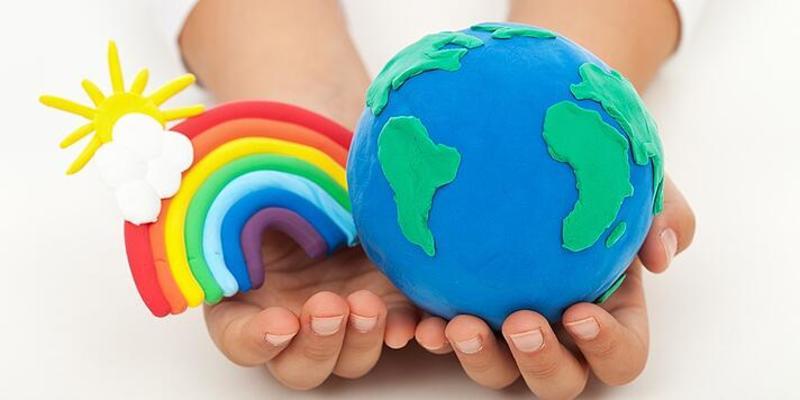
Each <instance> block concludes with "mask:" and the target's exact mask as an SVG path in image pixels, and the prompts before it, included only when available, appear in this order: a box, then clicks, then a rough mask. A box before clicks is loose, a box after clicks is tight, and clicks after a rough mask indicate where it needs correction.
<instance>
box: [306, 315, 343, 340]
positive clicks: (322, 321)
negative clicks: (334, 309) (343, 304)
mask: <svg viewBox="0 0 800 400" xmlns="http://www.w3.org/2000/svg"><path fill="white" fill-rule="evenodd" d="M343 318H344V316H343V315H339V316H336V317H311V330H312V331H314V333H316V334H317V335H319V336H330V335H333V334H334V333H336V332H339V328H340V327H341V326H342V319H343Z"/></svg>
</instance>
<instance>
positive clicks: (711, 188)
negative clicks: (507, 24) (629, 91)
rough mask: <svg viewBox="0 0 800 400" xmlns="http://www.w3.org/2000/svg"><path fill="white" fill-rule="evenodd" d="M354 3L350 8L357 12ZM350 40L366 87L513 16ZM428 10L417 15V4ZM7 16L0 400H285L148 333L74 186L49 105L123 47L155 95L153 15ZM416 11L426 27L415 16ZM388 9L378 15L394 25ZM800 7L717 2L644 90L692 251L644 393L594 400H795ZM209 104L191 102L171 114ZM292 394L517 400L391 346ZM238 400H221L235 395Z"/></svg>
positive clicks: (142, 11) (78, 95)
mask: <svg viewBox="0 0 800 400" xmlns="http://www.w3.org/2000/svg"><path fill="white" fill-rule="evenodd" d="M347 3H348V5H349V6H352V5H353V4H354V3H356V0H351V1H348V2H347ZM359 3H360V5H361V6H362V8H360V9H359V10H353V8H354V7H349V9H350V11H349V14H350V17H351V23H352V27H353V31H354V35H355V36H356V38H357V40H358V44H359V47H360V48H361V49H362V51H363V52H364V56H365V57H366V59H367V62H368V64H369V66H370V69H371V71H373V73H374V72H375V71H376V70H377V69H378V68H379V67H380V65H381V64H382V63H383V62H385V60H386V59H387V58H388V57H389V56H390V55H391V54H392V53H394V52H395V51H397V50H398V49H399V48H400V47H401V46H403V45H405V44H407V43H408V42H410V41H412V40H414V39H415V38H417V37H419V36H420V35H421V34H423V33H427V32H430V31H436V30H441V29H458V28H462V27H465V26H468V25H469V24H471V23H473V22H477V21H480V20H497V19H501V18H502V16H503V14H504V9H503V7H499V5H500V4H501V3H500V2H489V1H479V0H473V1H463V0H451V1H446V2H437V3H433V2H432V1H430V0H427V1H423V0H420V1H402V2H394V4H393V5H389V4H388V3H387V2H370V3H367V2H366V1H362V2H359ZM414 3H419V4H414ZM3 4H4V5H5V7H3V9H2V11H0V51H1V52H2V53H0V54H2V55H0V116H2V128H0V273H2V275H0V276H2V278H0V285H2V286H1V287H2V289H0V306H1V307H2V310H3V312H2V313H1V314H0V398H3V399H19V398H76V399H77V398H81V399H90V398H98V399H100V398H103V399H104V398H147V399H162V398H163V399H176V398H194V399H206V398H231V399H265V398H285V397H286V395H287V394H290V393H291V392H288V391H287V390H285V389H283V388H281V387H280V386H279V385H278V384H277V383H275V382H274V381H273V380H272V379H271V378H269V377H268V376H267V374H266V372H264V371H263V370H260V369H241V368H239V367H236V366H233V365H232V364H230V363H228V362H227V361H226V360H225V359H223V358H222V356H220V355H219V354H218V353H217V351H216V349H215V348H214V347H213V346H212V345H211V343H210V341H209V340H208V339H207V336H206V332H205V328H204V325H203V322H202V318H201V313H200V312H199V311H198V310H193V311H190V312H187V313H185V314H183V315H181V316H179V317H172V318H167V319H155V318H153V317H151V316H150V315H149V313H148V312H147V310H146V309H145V308H144V307H143V305H142V304H141V303H140V300H139V298H138V296H137V294H136V292H135V290H134V287H133V284H132V281H131V279H130V275H129V272H128V270H127V265H126V262H125V258H124V251H123V242H122V229H121V228H122V224H121V221H120V219H119V217H118V215H117V214H116V211H115V208H114V207H115V206H114V201H113V198H112V195H111V192H110V191H109V190H107V189H105V188H104V187H103V185H102V184H101V182H100V181H99V179H98V176H97V174H96V173H95V172H94V171H93V170H92V169H91V168H89V169H88V171H87V172H85V173H82V174H79V175H77V176H73V177H65V176H64V175H63V170H64V169H65V168H66V166H67V165H68V163H69V162H70V161H71V160H72V158H73V157H74V156H75V151H76V150H77V149H74V150H73V151H60V150H58V148H57V144H58V142H59V141H60V139H61V138H62V137H63V135H64V134H66V133H67V132H68V131H70V130H71V129H72V128H74V127H76V126H77V125H78V123H79V120H78V119H77V118H73V117H71V116H68V115H63V114H62V113H58V112H54V111H51V110H47V109H45V108H44V107H42V106H40V105H39V104H37V102H36V98H37V96H38V95H39V94H40V93H42V92H44V91H47V92H52V93H55V94H60V95H65V96H66V97H69V98H75V99H84V94H83V93H82V92H81V90H80V86H79V82H80V79H82V78H84V77H88V78H91V79H92V80H94V81H95V82H98V83H100V84H101V86H102V87H104V88H107V87H108V76H107V72H106V70H105V68H106V66H105V65H106V64H105V48H106V47H105V46H106V40H107V39H108V38H115V39H116V40H117V41H118V44H119V46H120V52H121V57H122V63H123V67H124V68H125V72H126V76H127V77H129V78H130V77H131V76H132V74H133V73H134V72H135V69H137V68H139V67H141V66H149V67H151V77H152V79H151V82H152V83H151V85H155V84H159V83H161V82H164V81H165V80H167V79H169V78H171V77H173V76H175V75H176V74H178V73H179V72H180V65H179V63H178V62H177V61H176V59H175V57H174V55H173V54H171V53H170V50H169V47H168V46H167V45H166V44H165V42H164V40H163V37H162V36H161V34H160V33H159V32H158V26H157V24H156V22H155V19H154V18H153V15H152V10H151V9H150V8H149V5H148V2H142V1H127V2H121V1H108V0H105V1H103V0H76V1H25V2H22V1H17V2H13V5H12V4H11V2H8V1H6V0H4V1H3ZM421 7H426V8H427V9H428V12H425V13H424V14H418V13H420V9H421ZM381 8H382V10H381ZM799 19H800V2H797V1H792V0H783V1H779V0H772V1H769V0H765V1H755V0H751V1H747V0H717V1H714V2H712V3H711V4H710V6H709V7H708V9H707V13H706V15H705V16H704V17H703V19H702V20H701V22H700V24H699V26H698V29H697V30H696V32H695V34H696V35H695V36H694V37H693V38H691V41H689V42H687V43H686V44H685V46H684V47H683V48H682V50H681V53H680V54H679V55H678V56H677V57H676V58H675V59H674V60H673V61H672V62H671V63H670V65H668V66H667V67H666V68H665V69H664V70H663V71H662V73H661V74H660V76H659V77H658V80H657V81H656V82H655V84H654V85H653V86H652V88H651V89H650V91H649V92H648V93H647V94H646V96H645V97H646V100H647V102H648V103H649V104H650V106H651V109H652V111H653V112H654V114H655V115H656V117H657V119H658V121H659V123H660V126H661V128H662V132H663V138H664V142H665V145H666V149H667V155H668V164H667V165H668V171H669V172H670V173H671V175H672V176H673V178H674V179H675V181H676V182H677V183H678V184H679V185H681V187H682V188H683V190H684V191H685V193H686V195H687V196H688V197H689V199H690V200H691V201H692V202H693V205H694V207H695V209H696V212H697V215H698V222H699V225H698V232H697V237H696V241H695V245H694V247H693V248H692V249H691V250H690V251H688V252H687V253H686V254H685V255H683V256H682V257H680V258H679V259H678V260H677V261H676V262H675V263H674V265H673V267H672V269H671V270H670V271H668V273H666V274H664V275H661V276H648V277H647V279H646V283H647V289H648V293H647V294H648V300H649V305H650V312H651V324H652V329H651V331H652V351H651V355H650V362H649V364H648V367H647V369H646V370H645V372H644V373H643V374H642V376H641V377H640V378H639V379H638V380H637V381H636V382H635V383H633V384H631V385H629V386H626V387H623V388H618V389H606V388H603V387H601V385H598V384H596V383H595V384H592V385H591V387H590V389H589V391H588V393H587V395H588V396H587V397H606V398H608V397H614V398H637V399H641V398H664V399H675V398H726V399H730V398H789V397H793V398H798V397H800V386H798V378H800V367H798V366H797V365H798V358H800V339H798V335H800V312H798V309H800V293H798V288H800V261H798V257H797V255H796V254H797V249H798V247H800V243H798V240H799V239H800V234H798V226H800V216H798V215H800V214H799V213H798V209H800V200H798V199H799V198H800V178H799V177H798V176H800V161H798V160H799V159H800V128H799V127H798V125H799V124H798V121H800V45H798V43H800V25H798V23H797V21H798V20H799ZM197 100H201V101H203V100H206V99H204V98H203V97H202V94H200V93H199V92H198V91H197V90H195V91H193V92H189V93H188V94H184V95H182V96H180V97H179V98H177V99H176V100H174V101H172V103H171V104H173V105H174V104H179V105H186V104H190V103H193V102H194V101H197ZM292 394H294V395H296V396H297V397H298V398H317V397H320V398H324V397H347V398H364V399H374V398H383V397H396V398H402V399H408V398H442V397H446V396H452V397H458V398H462V399H467V398H475V397H481V398H487V397H490V396H497V397H509V398H515V397H524V396H526V395H527V393H526V391H525V390H524V387H523V386H522V385H521V384H517V385H515V386H514V387H513V388H511V389H509V390H506V391H504V392H499V393H498V392H492V391H488V390H484V389H481V388H479V387H478V386H477V385H475V384H472V383H471V382H469V381H468V380H467V378H466V377H465V376H464V375H463V373H462V372H461V371H460V370H459V369H458V367H457V365H456V364H455V362H454V361H453V359H452V357H434V356H429V355H425V354H422V353H421V352H419V351H402V352H395V351H386V353H385V356H384V358H383V360H382V361H381V363H380V364H379V366H378V367H377V368H376V369H375V370H374V372H372V373H371V374H370V375H369V376H368V377H366V378H365V379H363V380H361V381H357V382H347V381H343V380H339V379H331V380H330V381H329V382H328V383H327V384H325V385H324V386H323V387H322V388H320V389H318V390H316V391H313V392H310V393H304V394H296V393H292ZM223 396H226V397H223Z"/></svg>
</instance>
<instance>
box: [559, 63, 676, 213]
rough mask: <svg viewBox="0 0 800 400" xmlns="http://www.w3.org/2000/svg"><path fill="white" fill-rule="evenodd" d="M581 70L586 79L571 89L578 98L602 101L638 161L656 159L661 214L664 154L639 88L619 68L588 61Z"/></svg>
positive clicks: (656, 205)
mask: <svg viewBox="0 0 800 400" xmlns="http://www.w3.org/2000/svg"><path fill="white" fill-rule="evenodd" d="M579 72H580V75H581V78H583V81H582V82H581V83H578V84H573V85H572V86H571V88H570V89H571V90H572V94H573V95H574V96H575V98H577V99H579V100H585V99H590V100H594V101H596V102H598V103H600V105H602V106H603V109H604V110H606V112H607V113H608V114H609V115H611V117H612V118H614V119H615V120H616V121H617V123H618V124H619V125H620V126H621V127H622V129H623V130H624V131H625V133H626V134H627V135H628V139H630V142H631V148H632V150H633V160H634V162H635V163H636V164H638V165H647V163H648V162H650V160H651V159H652V160H653V213H654V214H658V213H660V212H661V210H662V209H663V208H664V155H663V149H662V147H661V140H660V139H659V137H658V128H657V127H656V123H655V120H654V119H653V117H652V116H651V115H650V113H649V112H647V109H646V108H645V106H644V102H643V101H642V99H641V97H639V94H638V93H636V88H634V87H633V85H632V84H631V83H630V82H629V81H628V80H627V79H625V78H624V77H623V76H622V75H620V74H619V73H618V72H617V71H613V70H612V71H610V72H606V71H605V70H603V69H602V68H600V67H599V66H597V65H595V64H591V63H586V64H583V65H581V67H580V69H579Z"/></svg>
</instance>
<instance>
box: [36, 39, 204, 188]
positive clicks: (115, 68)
mask: <svg viewBox="0 0 800 400" xmlns="http://www.w3.org/2000/svg"><path fill="white" fill-rule="evenodd" d="M107 57H108V72H109V75H110V80H111V88H112V90H111V91H110V92H107V93H104V92H103V91H102V90H101V89H100V87H98V86H97V84H95V83H94V82H92V81H90V80H88V79H84V80H83V81H82V82H81V86H82V87H83V90H84V91H85V92H86V94H87V95H88V96H89V99H91V102H92V103H93V106H89V105H84V104H81V103H78V102H75V101H72V100H67V99H65V98H62V97H57V96H51V95H44V96H41V97H40V98H39V101H40V102H41V103H42V104H44V105H45V106H48V107H52V108H56V109H59V110H62V111H66V112H68V113H71V114H75V115H79V116H81V117H84V118H86V119H88V120H89V121H88V122H85V123H83V124H82V125H81V126H80V127H78V128H77V129H75V130H74V131H72V132H70V133H69V134H68V135H67V136H66V137H64V138H63V139H62V140H61V142H60V143H59V146H60V147H61V148H66V147H69V146H72V145H74V144H76V143H78V142H79V141H83V140H84V138H86V137H90V138H91V140H88V141H87V142H86V143H87V144H86V146H85V147H84V148H83V150H81V152H80V153H79V155H78V157H77V158H76V159H75V161H74V162H73V163H72V164H71V165H70V167H69V169H68V170H67V174H70V175H71V174H74V173H76V172H78V171H80V170H81V169H82V168H83V167H84V166H85V165H86V164H87V163H88V162H89V160H91V158H92V157H93V156H94V154H95V153H96V152H97V150H98V149H99V148H100V147H101V146H103V145H104V144H105V143H108V142H111V141H113V138H114V132H113V130H114V126H115V124H116V122H117V121H118V120H119V119H120V118H122V117H123V116H125V115H128V114H144V115H147V116H149V117H150V118H152V119H154V120H155V121H157V122H158V123H159V124H161V125H162V126H164V125H165V124H166V123H167V122H169V121H174V120H177V119H182V118H187V117H191V116H194V115H197V114H200V113H202V112H203V106H201V105H194V106H188V107H177V108H173V109H170V110H163V109H161V107H160V106H161V104H162V103H164V102H166V101H167V100H169V99H170V98H172V97H173V96H175V95H176V94H177V93H178V92H180V91H181V90H183V89H185V88H186V87H187V86H189V85H191V84H192V83H193V82H194V81H195V78H194V76H193V75H191V74H187V75H184V76H181V77H178V78H177V79H174V80H172V81H169V82H167V83H166V84H164V85H163V86H161V87H160V88H158V89H156V90H155V91H153V92H152V93H150V94H149V95H147V96H145V95H144V94H143V93H144V92H145V90H146V87H147V83H148V81H149V80H150V72H149V70H148V69H147V68H143V69H141V70H140V71H139V72H137V73H136V76H134V77H133V80H132V81H131V84H130V89H126V87H125V79H124V77H123V75H122V67H121V65H120V60H119V52H118V50H117V45H116V44H115V43H114V42H113V41H109V42H108V54H107Z"/></svg>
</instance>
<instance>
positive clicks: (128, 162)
mask: <svg viewBox="0 0 800 400" xmlns="http://www.w3.org/2000/svg"><path fill="white" fill-rule="evenodd" d="M113 135H114V137H113V140H112V141H111V142H110V143H107V144H105V145H103V146H102V147H101V148H100V149H99V150H98V151H97V154H96V155H95V158H94V164H95V165H96V166H97V168H98V169H99V170H100V175H101V177H102V178H103V180H104V181H105V182H106V183H107V184H108V185H109V186H111V188H113V189H114V192H115V196H116V198H117V205H118V206H119V208H120V210H121V211H122V215H123V216H124V217H125V220H127V221H130V222H132V223H134V224H137V225H138V224H143V223H149V222H155V221H156V220H157V219H158V214H159V212H160V211H161V199H166V198H169V197H172V196H174V195H175V193H177V192H178V189H179V188H180V183H181V173H182V172H183V171H185V170H186V169H187V168H189V166H191V164H192V160H193V158H194V149H193V148H192V142H191V141H190V140H189V139H188V138H187V137H186V136H184V135H182V134H180V133H176V132H172V131H168V130H164V129H163V128H162V127H161V124H159V123H158V121H156V120H154V119H153V118H150V117H148V116H146V115H143V114H128V115H125V116H123V117H122V118H120V119H119V120H118V121H117V123H116V124H115V125H114V131H113Z"/></svg>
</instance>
